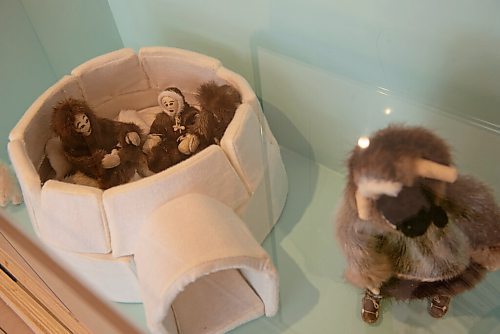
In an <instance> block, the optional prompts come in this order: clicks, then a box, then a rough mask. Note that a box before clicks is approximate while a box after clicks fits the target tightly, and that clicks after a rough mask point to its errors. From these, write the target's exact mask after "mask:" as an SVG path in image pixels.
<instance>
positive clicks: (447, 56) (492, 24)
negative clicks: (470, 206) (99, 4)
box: [108, 0, 500, 192]
mask: <svg viewBox="0 0 500 334" xmlns="http://www.w3.org/2000/svg"><path fill="white" fill-rule="evenodd" d="M108 2H109V4H110V7H111V11H112V13H113V16H114V18H115V22H116V25H117V27H118V30H119V32H120V35H121V37H122V40H123V42H124V45H125V46H127V47H132V48H135V49H138V48H140V47H141V46H146V45H168V46H175V47H180V48H186V49H190V50H194V51H199V52H202V53H205V54H208V55H210V56H213V57H215V58H218V59H220V60H221V61H222V62H223V64H224V65H225V66H227V67H229V68H231V69H233V70H235V71H237V72H239V73H240V74H242V75H243V76H245V78H247V80H248V81H249V82H250V83H251V85H252V86H253V87H254V89H255V91H256V92H257V94H258V95H259V97H260V98H261V99H262V102H263V107H264V112H265V113H266V115H267V117H268V119H269V121H270V125H271V128H272V130H273V132H274V133H275V135H276V137H277V139H278V141H279V142H280V144H281V145H283V146H285V147H287V148H290V149H292V150H294V151H297V152H299V153H300V154H302V155H305V156H308V157H310V158H311V159H314V160H316V161H318V162H320V163H322V164H324V165H326V166H327V167H329V168H333V169H337V170H342V168H343V161H344V159H345V157H346V154H347V152H348V150H350V149H351V148H352V147H353V145H355V143H356V140H357V138H358V137H359V136H361V135H365V134H368V133H370V132H372V131H373V130H375V129H377V128H379V127H383V126H385V125H386V124H388V123H389V122H405V123H409V124H419V125H424V126H427V127H430V128H432V129H434V130H435V131H437V132H438V133H439V134H440V135H442V136H443V137H445V139H447V140H448V141H449V142H450V144H451V145H452V146H453V147H454V154H455V156H456V160H457V163H458V165H459V168H460V170H461V171H462V172H471V173H474V174H476V175H478V176H479V177H480V178H482V179H484V180H485V181H488V182H490V183H491V184H492V185H493V186H494V187H495V188H496V189H498V190H499V192H500V170H499V168H498V167H497V166H498V165H499V164H500V154H499V153H498V152H500V136H499V134H500V89H498V87H499V85H498V81H499V78H500V48H499V47H498V46H499V45H500V20H499V19H498V14H499V13H500V2H498V1H480V2H479V1H465V0H459V1H457V0H445V1H433V0H422V1H410V0H405V1H401V0H376V1H374V0H369V1H361V0H309V1H294V0H255V1H235V0H212V1H202V0H191V1H173V0H172V1H171V0H144V1H140V2H139V1H133V0H108ZM386 108H391V114H390V115H386V114H385V113H384V110H385V109H386ZM457 115H462V116H465V118H461V117H457ZM485 152H489V153H485ZM492 152H496V153H495V154H491V153H492Z"/></svg>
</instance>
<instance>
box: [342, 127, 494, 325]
mask: <svg viewBox="0 0 500 334" xmlns="http://www.w3.org/2000/svg"><path fill="white" fill-rule="evenodd" d="M452 164H453V162H452V159H451V154H450V150H449V148H448V145H447V144H446V143H445V142H444V141H443V140H442V139H441V138H439V137H437V136H436V135H435V134H434V133H432V132H431V131H429V130H427V129H424V128H421V127H404V126H389V127H387V128H385V129H382V130H380V131H378V132H376V133H375V134H374V135H373V136H371V137H370V139H369V145H368V146H367V147H366V148H361V147H356V148H355V149H354V150H353V151H352V153H351V155H350V157H349V160H348V171H349V174H348V179H347V185H346V187H345V190H344V196H343V200H342V202H341V205H340V207H339V210H338V212H337V215H336V235H337V238H338V241H339V244H340V246H341V248H342V250H343V252H344V255H345V256H346V259H347V268H346V270H345V278H346V280H347V281H348V282H350V283H351V284H353V285H355V286H357V287H359V288H362V289H364V290H365V296H364V298H363V300H362V308H361V313H362V319H363V320H364V321H365V322H368V323H373V322H375V321H377V319H378V318H379V308H380V302H381V300H382V299H383V298H390V297H392V298H396V299H398V300H411V299H428V302H429V304H428V312H429V314H430V315H431V316H433V317H435V318H440V317H443V316H444V315H445V314H446V312H447V310H448V307H449V303H450V301H451V299H452V297H453V296H455V295H457V294H459V293H461V292H463V291H465V290H468V289H471V288H472V287H473V286H474V285H476V284H477V283H478V282H479V281H480V280H481V279H482V278H483V277H484V275H485V274H486V272H487V271H493V270H496V269H497V268H498V266H499V264H500V209H499V207H498V205H497V204H496V202H495V199H494V197H493V195H492V193H491V191H490V190H489V189H488V188H487V187H486V186H485V185H483V184H482V183H480V182H479V181H477V180H475V179H474V178H472V177H470V176H463V175H458V173H457V171H456V169H455V167H453V165H452Z"/></svg>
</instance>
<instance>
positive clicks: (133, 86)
mask: <svg viewBox="0 0 500 334" xmlns="http://www.w3.org/2000/svg"><path fill="white" fill-rule="evenodd" d="M71 74H72V75H73V76H74V77H76V78H77V79H78V81H79V84H80V87H81V88H82V90H83V95H84V97H85V100H86V101H87V103H88V104H89V105H90V106H92V107H95V106H98V105H100V104H102V103H104V102H106V101H110V100H112V99H114V98H116V97H118V96H120V95H125V94H129V93H134V92H140V91H145V90H149V89H150V86H149V82H148V79H147V77H146V74H145V73H144V71H143V70H142V67H141V64H140V62H139V58H138V57H137V55H136V53H135V52H134V50H132V49H121V50H118V51H114V52H111V53H108V54H105V55H102V56H99V57H96V58H94V59H92V60H89V61H87V62H85V63H83V64H82V65H80V66H78V67H76V68H75V69H73V71H72V72H71ZM102 116H109V115H102Z"/></svg>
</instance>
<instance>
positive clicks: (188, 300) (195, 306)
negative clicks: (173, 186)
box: [135, 193, 279, 334]
mask: <svg viewBox="0 0 500 334" xmlns="http://www.w3.org/2000/svg"><path fill="white" fill-rule="evenodd" d="M193 207H196V210H193ZM167 217H170V218H172V219H168V218H167ZM139 240H140V241H139V242H138V246H137V249H136V253H135V261H136V266H137V274H138V278H139V282H140V287H141V294H142V296H143V302H144V307H145V310H146V317H147V322H148V327H149V329H150V330H151V331H152V332H153V333H171V331H168V326H169V322H171V321H174V320H175V323H176V324H177V326H176V331H177V332H178V333H179V334H190V333H197V334H205V333H223V332H226V331H229V330H231V329H232V328H234V327H236V326H238V325H240V324H242V323H244V322H246V321H249V320H252V319H254V318H256V317H258V316H261V315H264V314H265V315H267V316H272V315H274V314H275V313H276V312H277V309H278V299H279V298H278V287H279V283H278V275H277V271H276V269H275V268H274V266H273V265H272V262H271V260H270V258H269V255H268V254H267V253H266V252H265V250H264V249H262V247H261V246H260V245H259V243H258V242H257V241H256V240H255V238H254V237H253V235H252V234H251V233H250V231H249V230H248V229H247V227H246V226H245V224H244V222H243V221H242V220H241V219H240V218H239V217H238V216H237V215H236V214H235V212H234V211H233V209H232V208H230V207H229V206H227V205H225V204H223V203H222V202H220V201H218V200H217V199H214V198H212V197H209V196H205V195H200V194H194V193H191V194H188V195H185V196H181V197H178V198H176V199H175V200H172V201H170V202H168V203H166V204H165V205H163V206H161V207H160V208H158V209H157V210H156V211H155V212H154V213H153V214H152V215H151V216H150V217H149V219H148V221H147V222H146V223H145V224H144V226H143V228H142V229H141V232H140V235H139ZM170 326H172V325H171V324H170ZM174 333H175V332H174Z"/></svg>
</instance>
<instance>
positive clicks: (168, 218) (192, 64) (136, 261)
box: [8, 47, 288, 334]
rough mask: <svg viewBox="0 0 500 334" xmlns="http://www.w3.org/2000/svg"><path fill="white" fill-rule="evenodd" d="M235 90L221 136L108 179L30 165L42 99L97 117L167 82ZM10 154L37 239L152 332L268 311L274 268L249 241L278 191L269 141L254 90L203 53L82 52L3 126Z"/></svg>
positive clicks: (265, 223) (35, 154) (213, 324)
mask: <svg viewBox="0 0 500 334" xmlns="http://www.w3.org/2000/svg"><path fill="white" fill-rule="evenodd" d="M208 81H215V82H216V83H219V84H230V85H232V86H233V87H235V88H236V89H237V90H238V91H239V92H240V93H241V96H242V104H241V105H240V106H239V107H238V109H237V110H236V113H235V116H234V118H233V120H232V121H231V123H230V124H229V126H228V128H227V130H226V132H225V134H224V136H223V138H222V140H221V142H220V145H212V146H210V147H208V148H207V149H205V150H203V151H201V152H199V153H197V154H196V155H194V156H192V157H190V158H189V159H187V160H185V161H183V162H181V163H179V164H177V165H175V166H173V167H171V168H168V169H167V170H165V171H162V172H160V173H157V174H155V175H153V176H150V177H146V178H143V179H140V180H138V181H134V182H130V183H127V184H124V185H120V186H117V187H113V188H110V189H107V190H101V189H97V188H92V187H87V186H82V185H75V184H70V183H65V182H61V181H57V180H49V181H47V182H45V183H44V184H43V186H42V184H41V182H40V176H39V174H38V172H37V171H38V168H39V166H40V164H41V162H42V160H43V159H44V157H45V144H46V142H47V141H48V140H49V139H50V138H52V137H53V136H54V134H53V132H52V130H51V128H50V119H51V113H52V108H53V107H54V106H55V105H56V104H57V103H58V102H59V101H61V100H63V99H66V98H69V97H73V98H79V99H84V100H86V101H87V103H88V104H89V105H90V106H91V108H93V109H94V111H95V112H96V113H97V114H98V115H99V116H102V117H107V118H112V119H117V118H118V116H119V113H120V112H121V111H122V110H136V111H138V113H141V112H144V113H143V115H154V113H155V112H157V111H155V108H158V109H157V110H158V111H159V107H158V106H157V96H158V94H159V92H161V91H162V90H164V89H165V88H167V87H170V86H175V87H178V88H179V89H181V91H182V92H183V93H184V94H185V96H186V100H187V101H188V102H190V103H191V104H196V99H195V93H196V91H197V89H198V87H199V85H200V84H201V83H204V82H208ZM8 149H9V155H10V158H11V161H12V164H13V166H14V169H15V171H16V174H17V176H18V179H19V183H20V185H21V188H22V191H23V195H24V200H25V203H26V207H27V210H28V213H29V216H30V219H31V221H32V224H33V227H34V230H35V231H36V233H37V235H38V236H39V238H40V239H41V240H42V241H43V242H44V243H45V244H46V245H48V246H49V248H50V249H51V250H52V251H53V252H54V254H55V255H56V256H58V257H59V258H60V259H61V260H62V261H63V262H66V263H67V264H68V265H69V266H70V267H71V268H72V269H73V270H74V271H75V272H76V273H77V275H79V276H80V277H81V278H82V279H83V280H85V281H87V283H88V284H89V285H91V286H92V287H93V288H94V289H95V290H96V291H97V292H99V293H100V294H102V295H103V296H104V297H106V298H108V299H111V300H114V301H119V302H144V306H145V310H146V317H147V320H148V326H149V328H150V329H151V331H153V332H155V333H176V334H180V333H205V332H206V333H219V332H224V331H227V330H229V329H231V328H234V327H235V326H237V325H239V324H241V323H243V322H246V321H248V320H250V319H253V318H255V317H258V316H261V315H264V314H265V315H268V316H271V315H273V314H274V313H275V312H276V310H277V303H278V278H277V273H276V269H275V268H274V266H273V265H272V262H271V260H270V259H269V256H268V254H267V253H266V252H265V251H264V250H263V249H262V247H261V246H260V243H261V242H262V241H263V240H264V238H265V237H266V235H267V234H268V233H269V232H270V230H271V229H272V227H273V225H274V224H275V223H276V221H277V219H278V217H279V215H280V214H281V211H282V210H283V207H284V204H285V200H286V195H287V191H288V185H287V177H286V173H285V169H284V166H283V163H282V160H281V156H280V151H279V146H278V144H277V142H276V140H275V138H274V136H273V135H272V133H271V131H270V129H269V126H268V124H267V121H266V119H265V117H264V115H263V113H262V110H261V108H260V104H259V102H258V100H257V98H256V96H255V93H254V92H253V90H252V89H251V87H250V86H249V84H248V83H247V81H246V80H245V79H243V78H242V77H241V76H240V75H238V74H236V73H234V72H232V71H230V70H228V69H226V68H224V67H223V66H222V65H221V63H220V62H219V61H218V60H216V59H213V58H210V57H207V56H205V55H201V54H198V53H194V52H190V51H186V50H181V49H176V48H168V47H149V48H142V49H141V50H140V51H139V52H138V53H135V52H134V51H133V50H131V49H122V50H118V51H115V52H111V53H109V54H106V55H103V56H100V57H97V58H95V59H92V60H90V61H88V62H86V63H84V64H82V65H80V66H78V67H77V68H75V69H74V70H73V71H72V72H71V75H68V76H65V77H63V78H62V79H61V80H60V81H59V82H57V83H56V84H54V85H53V86H52V87H50V88H49V89H48V90H47V91H46V92H45V93H44V94H42V95H41V96H40V97H39V98H38V99H37V100H36V101H35V102H34V103H33V104H32V106H31V107H30V108H29V109H28V110H27V112H26V113H25V114H24V116H23V117H22V118H21V120H20V121H19V122H18V124H17V125H16V126H15V128H14V129H13V130H12V131H11V133H10V136H9V144H8Z"/></svg>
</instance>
